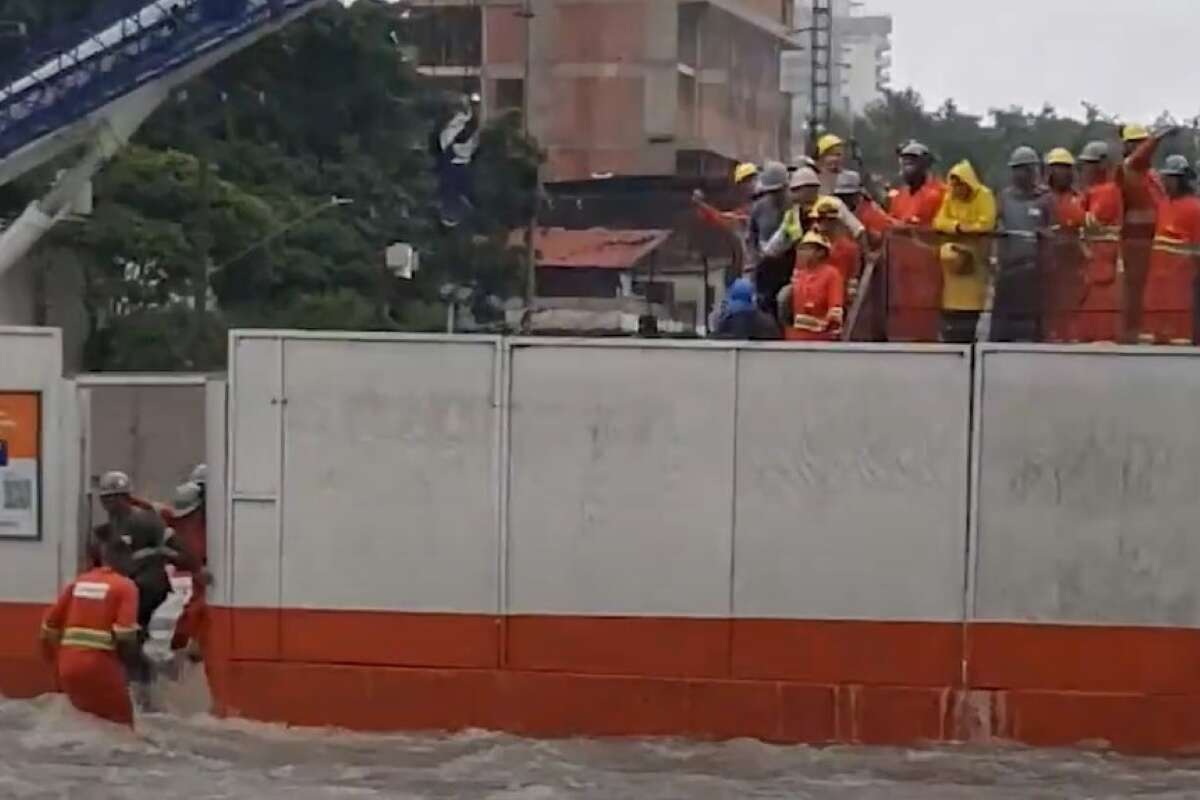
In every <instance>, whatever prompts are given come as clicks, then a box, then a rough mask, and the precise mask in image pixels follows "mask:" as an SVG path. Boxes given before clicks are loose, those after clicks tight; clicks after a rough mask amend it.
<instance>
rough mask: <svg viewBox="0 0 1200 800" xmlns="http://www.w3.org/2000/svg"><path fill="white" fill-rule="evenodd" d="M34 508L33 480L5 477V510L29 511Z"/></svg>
mask: <svg viewBox="0 0 1200 800" xmlns="http://www.w3.org/2000/svg"><path fill="white" fill-rule="evenodd" d="M31 508H33V481H32V480H30V479H29V478H5V479H4V510H5V511H28V510H29V509H31Z"/></svg>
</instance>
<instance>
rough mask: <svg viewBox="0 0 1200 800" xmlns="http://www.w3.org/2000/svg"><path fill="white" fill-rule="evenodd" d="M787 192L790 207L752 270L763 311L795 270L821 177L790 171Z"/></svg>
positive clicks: (806, 171) (812, 172)
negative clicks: (797, 245) (756, 265)
mask: <svg viewBox="0 0 1200 800" xmlns="http://www.w3.org/2000/svg"><path fill="white" fill-rule="evenodd" d="M788 192H789V198H790V200H791V206H790V207H789V208H788V209H787V211H786V212H785V213H784V215H783V219H782V221H781V222H780V225H779V228H778V229H777V230H776V231H775V234H774V235H773V236H772V237H771V238H770V240H769V241H768V242H767V243H766V245H764V247H763V253H762V259H761V260H760V261H759V264H758V269H757V270H756V271H755V273H754V287H755V289H756V290H757V292H758V299H759V303H760V305H762V306H763V310H764V311H769V310H770V309H771V308H772V306H773V303H774V301H775V298H776V297H777V296H778V294H779V290H780V289H782V288H783V287H784V286H786V285H787V283H788V281H789V280H790V278H791V275H792V272H793V271H794V269H795V262H796V256H795V250H796V244H797V243H798V242H799V241H800V239H801V237H803V236H804V233H805V231H806V230H808V225H809V220H808V212H809V211H810V210H811V209H812V207H813V204H814V203H816V202H817V198H818V197H820V195H821V179H820V177H819V176H818V175H817V172H816V170H814V169H811V168H809V167H801V168H800V169H798V170H796V171H795V172H793V173H792V178H791V180H790V181H789V182H788Z"/></svg>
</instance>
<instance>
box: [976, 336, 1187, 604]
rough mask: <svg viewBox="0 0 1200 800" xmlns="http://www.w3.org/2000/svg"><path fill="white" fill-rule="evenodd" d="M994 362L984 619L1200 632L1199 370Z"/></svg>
mask: <svg viewBox="0 0 1200 800" xmlns="http://www.w3.org/2000/svg"><path fill="white" fill-rule="evenodd" d="M1196 355H1197V354H1196V353H1195V352H1194V351H1176V350H1170V349H1156V350H1149V349H1146V350H1141V349H1139V350H1123V351H1116V352H1095V351H1091V352H1089V351H1086V350H1079V349H1076V350H1074V351H1066V350H1061V351H1057V352H1055V351H1049V352H1048V351H1045V350H1042V351H1034V352H1030V351H1025V350H1021V349H1019V348H1015V349H1005V348H989V349H987V350H985V352H984V353H983V354H982V356H981V358H982V373H981V375H980V385H981V389H982V392H981V402H980V409H981V419H980V425H981V429H980V444H981V447H980V449H979V458H980V461H979V467H978V469H979V485H978V503H979V508H978V534H977V535H978V565H977V567H976V570H977V573H976V574H977V578H976V598H975V603H976V616H977V618H979V619H1000V620H1029V621H1044V622H1080V623H1106V624H1122V623H1126V624H1152V625H1173V626H1200V581H1198V580H1197V576H1198V575H1200V478H1198V477H1197V476H1198V475H1200V421H1198V420H1200V417H1198V414H1197V401H1198V398H1200V358H1197V357H1196Z"/></svg>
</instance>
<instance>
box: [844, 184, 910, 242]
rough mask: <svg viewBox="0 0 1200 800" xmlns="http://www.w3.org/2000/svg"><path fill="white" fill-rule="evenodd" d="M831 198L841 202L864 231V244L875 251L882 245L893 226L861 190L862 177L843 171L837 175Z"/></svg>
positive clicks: (888, 218)
mask: <svg viewBox="0 0 1200 800" xmlns="http://www.w3.org/2000/svg"><path fill="white" fill-rule="evenodd" d="M833 196H834V197H836V198H837V199H839V200H841V201H842V202H843V203H844V204H845V205H846V207H847V208H849V209H850V210H851V211H852V212H854V216H856V217H857V218H858V221H859V222H861V223H862V224H863V228H865V229H866V244H867V245H868V246H869V247H870V248H871V249H872V250H877V249H878V248H879V247H881V246H882V245H883V236H884V234H885V233H887V231H888V229H889V228H891V227H892V225H894V224H895V220H893V219H892V218H891V217H889V216H888V215H887V213H886V212H884V210H883V209H882V208H880V207H879V205H878V204H877V203H876V202H875V201H874V200H873V199H871V197H870V196H869V195H868V194H867V193H866V192H865V191H864V190H863V184H862V176H861V175H859V174H858V173H857V172H855V171H854V170H849V169H848V170H845V171H843V172H841V173H840V174H839V175H838V180H837V185H836V186H835V187H834V189H833Z"/></svg>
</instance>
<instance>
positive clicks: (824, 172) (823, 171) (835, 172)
mask: <svg viewBox="0 0 1200 800" xmlns="http://www.w3.org/2000/svg"><path fill="white" fill-rule="evenodd" d="M845 157H846V143H845V142H844V141H842V138H841V137H840V136H838V135H837V134H835V133H827V134H825V135H824V136H822V137H821V138H820V139H818V140H817V158H816V162H817V174H818V175H820V176H821V194H825V195H832V194H833V192H834V189H835V188H837V180H838V176H839V175H840V174H841V173H842V163H843V161H844V160H845Z"/></svg>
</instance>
